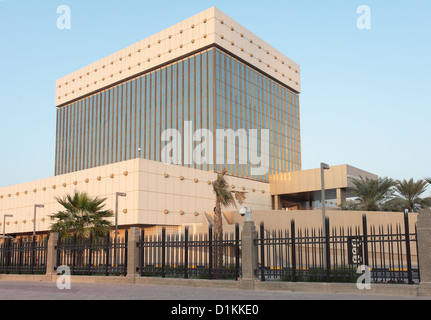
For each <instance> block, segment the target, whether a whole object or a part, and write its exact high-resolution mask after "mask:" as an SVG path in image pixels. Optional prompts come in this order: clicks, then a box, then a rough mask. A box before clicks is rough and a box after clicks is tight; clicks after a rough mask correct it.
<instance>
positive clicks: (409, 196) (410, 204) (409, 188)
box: [395, 178, 428, 212]
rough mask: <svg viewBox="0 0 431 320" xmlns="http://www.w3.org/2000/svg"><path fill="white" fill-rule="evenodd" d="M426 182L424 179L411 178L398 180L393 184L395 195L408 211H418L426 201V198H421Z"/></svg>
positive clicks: (425, 204)
mask: <svg viewBox="0 0 431 320" xmlns="http://www.w3.org/2000/svg"><path fill="white" fill-rule="evenodd" d="M427 184H428V182H427V181H426V180H418V181H414V180H413V178H412V179H410V180H409V181H407V180H405V179H403V180H402V181H401V180H398V181H397V184H396V185H395V191H396V193H397V195H396V197H397V198H398V199H400V201H401V204H402V206H403V207H404V208H405V209H408V210H409V212H418V210H420V209H422V208H423V207H424V206H427V203H428V201H427V200H426V199H423V198H421V195H422V194H423V193H424V192H425V191H426V189H427Z"/></svg>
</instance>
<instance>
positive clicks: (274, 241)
mask: <svg viewBox="0 0 431 320" xmlns="http://www.w3.org/2000/svg"><path fill="white" fill-rule="evenodd" d="M362 224H363V225H362V230H361V228H360V227H356V228H350V227H349V228H343V227H340V228H330V225H329V220H328V219H327V220H326V228H325V229H326V230H327V232H326V234H323V231H322V228H319V229H304V230H302V229H296V228H295V222H294V221H292V222H291V229H290V230H284V231H277V232H275V231H273V232H267V231H265V227H264V224H261V227H260V235H259V239H258V240H257V245H258V246H259V261H260V265H259V275H260V278H261V280H262V281H265V280H284V281H292V282H298V281H304V282H356V281H357V279H358V277H359V276H360V275H361V274H359V272H360V270H358V268H359V267H360V266H367V267H369V270H370V272H371V273H370V274H371V281H372V282H381V283H409V284H413V283H419V281H420V275H419V262H418V256H417V233H416V232H414V233H410V231H409V230H410V229H409V221H408V215H405V217H404V227H402V226H401V225H399V224H397V225H396V226H395V227H393V226H392V225H388V226H386V227H383V226H379V227H378V228H376V227H375V226H371V227H370V228H368V225H367V219H366V216H365V215H364V216H363V220H362Z"/></svg>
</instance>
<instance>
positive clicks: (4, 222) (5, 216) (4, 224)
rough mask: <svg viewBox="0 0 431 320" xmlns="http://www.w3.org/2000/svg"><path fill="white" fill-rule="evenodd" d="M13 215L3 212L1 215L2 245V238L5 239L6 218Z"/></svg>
mask: <svg viewBox="0 0 431 320" xmlns="http://www.w3.org/2000/svg"><path fill="white" fill-rule="evenodd" d="M12 217H13V215H11V214H5V215H4V216H3V245H4V243H5V242H4V241H5V240H4V239H5V226H6V218H12Z"/></svg>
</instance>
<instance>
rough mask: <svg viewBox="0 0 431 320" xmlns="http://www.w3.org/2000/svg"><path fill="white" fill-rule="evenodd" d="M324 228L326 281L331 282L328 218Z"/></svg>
mask: <svg viewBox="0 0 431 320" xmlns="http://www.w3.org/2000/svg"><path fill="white" fill-rule="evenodd" d="M325 229H326V233H325V238H326V239H325V247H326V251H325V253H326V257H325V259H326V282H331V251H330V250H331V244H330V242H329V241H330V240H329V239H330V238H329V232H330V229H329V218H326V219H325Z"/></svg>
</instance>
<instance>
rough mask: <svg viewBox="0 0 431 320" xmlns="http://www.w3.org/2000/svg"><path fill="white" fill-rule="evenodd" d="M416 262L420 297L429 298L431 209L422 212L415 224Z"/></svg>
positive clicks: (430, 287)
mask: <svg viewBox="0 0 431 320" xmlns="http://www.w3.org/2000/svg"><path fill="white" fill-rule="evenodd" d="M417 242H418V260H419V261H420V263H419V271H420V275H421V282H420V284H419V295H420V296H431V250H430V248H431V209H429V208H427V209H424V210H422V211H421V212H420V213H419V216H418V222H417Z"/></svg>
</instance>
